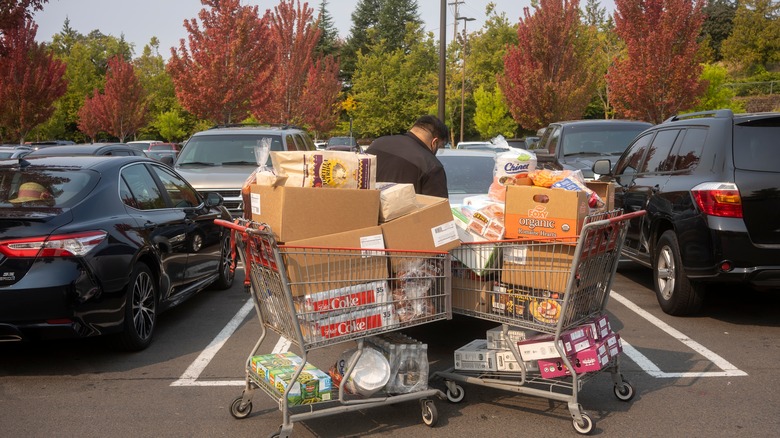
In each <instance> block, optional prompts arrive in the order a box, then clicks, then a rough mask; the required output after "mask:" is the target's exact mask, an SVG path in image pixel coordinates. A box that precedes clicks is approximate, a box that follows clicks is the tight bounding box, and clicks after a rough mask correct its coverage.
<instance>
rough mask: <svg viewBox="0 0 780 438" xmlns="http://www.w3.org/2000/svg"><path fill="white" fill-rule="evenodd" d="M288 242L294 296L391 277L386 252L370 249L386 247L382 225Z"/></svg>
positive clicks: (289, 273) (288, 268)
mask: <svg viewBox="0 0 780 438" xmlns="http://www.w3.org/2000/svg"><path fill="white" fill-rule="evenodd" d="M313 190H318V189H313ZM320 190H329V191H335V190H341V189H333V190H330V189H320ZM286 245H287V246H288V248H287V249H285V254H284V260H285V266H286V267H287V277H288V279H289V280H290V289H291V290H292V294H293V296H305V295H311V294H315V293H318V292H323V291H328V290H335V289H340V288H345V287H349V286H355V285H358V284H361V283H367V282H370V281H379V280H385V279H387V278H389V275H388V270H387V254H386V253H385V252H384V251H371V250H382V249H384V237H383V236H382V228H380V227H379V226H373V227H366V228H360V229H356V230H350V231H345V232H341V233H334V234H327V235H324V236H318V237H312V238H309V239H302V240H294V241H289V242H287V243H286ZM296 247H300V248H296ZM320 247H321V249H318V248H320ZM338 248H350V249H338Z"/></svg>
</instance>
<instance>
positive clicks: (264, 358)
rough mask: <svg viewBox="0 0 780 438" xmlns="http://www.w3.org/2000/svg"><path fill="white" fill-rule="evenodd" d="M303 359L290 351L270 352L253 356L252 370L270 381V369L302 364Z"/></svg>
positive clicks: (251, 360)
mask: <svg viewBox="0 0 780 438" xmlns="http://www.w3.org/2000/svg"><path fill="white" fill-rule="evenodd" d="M302 362H303V359H301V358H300V357H298V356H297V355H296V354H295V353H292V352H290V351H288V352H286V353H270V354H261V355H258V356H252V359H250V364H251V368H252V372H254V373H255V374H256V375H257V376H258V377H259V378H261V379H264V380H266V381H269V379H270V374H269V370H270V369H274V368H283V367H293V368H295V367H296V366H298V365H300V364H301V363H302Z"/></svg>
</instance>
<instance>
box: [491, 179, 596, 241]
mask: <svg viewBox="0 0 780 438" xmlns="http://www.w3.org/2000/svg"><path fill="white" fill-rule="evenodd" d="M506 189H507V190H506V206H505V215H504V220H505V222H504V226H505V238H506V239H520V238H523V239H526V238H561V237H576V236H577V235H578V234H579V233H580V230H581V229H582V223H583V221H584V220H585V216H587V215H588V213H589V207H588V197H587V194H586V193H585V192H582V191H571V190H564V189H548V188H545V187H537V186H508V187H507V188H506Z"/></svg>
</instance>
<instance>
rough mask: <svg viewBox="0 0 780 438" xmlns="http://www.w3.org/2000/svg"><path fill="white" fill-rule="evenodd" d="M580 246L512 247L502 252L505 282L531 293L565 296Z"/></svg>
mask: <svg viewBox="0 0 780 438" xmlns="http://www.w3.org/2000/svg"><path fill="white" fill-rule="evenodd" d="M575 252H576V245H574V244H568V243H529V244H519V243H518V244H511V245H505V246H504V247H503V248H502V264H501V282H502V283H506V284H512V285H516V286H518V287H520V288H525V289H531V290H545V291H550V292H565V291H566V286H567V282H568V280H569V276H570V275H571V267H572V263H573V261H574V253H575Z"/></svg>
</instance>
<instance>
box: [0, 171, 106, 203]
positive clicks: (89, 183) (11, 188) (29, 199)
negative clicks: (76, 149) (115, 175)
mask: <svg viewBox="0 0 780 438" xmlns="http://www.w3.org/2000/svg"><path fill="white" fill-rule="evenodd" d="M97 180H98V177H97V175H96V174H95V173H93V172H91V171H88V170H72V169H69V170H41V169H32V170H31V169H26V170H20V169H19V168H3V169H0V208H3V209H9V208H14V209H26V208H31V209H39V208H41V207H56V208H66V207H70V206H73V205H75V204H77V203H78V202H79V201H81V200H82V199H84V197H85V196H87V194H89V192H90V191H92V188H93V187H94V186H95V184H97Z"/></svg>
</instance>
